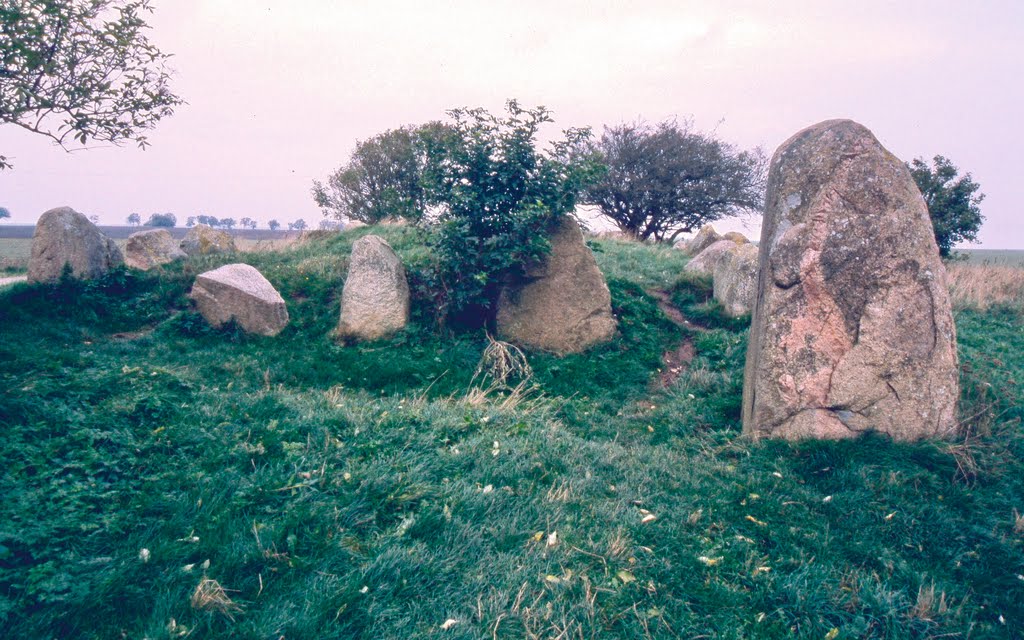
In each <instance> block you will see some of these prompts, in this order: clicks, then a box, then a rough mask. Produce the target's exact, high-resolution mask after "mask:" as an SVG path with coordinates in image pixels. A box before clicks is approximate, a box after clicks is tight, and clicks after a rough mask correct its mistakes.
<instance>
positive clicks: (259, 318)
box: [189, 263, 288, 336]
mask: <svg viewBox="0 0 1024 640" xmlns="http://www.w3.org/2000/svg"><path fill="white" fill-rule="evenodd" d="M189 297H190V298H192V300H193V301H195V303H196V308H198V310H199V313H200V314H201V315H202V316H203V318H204V319H206V321H207V322H209V323H210V325H211V326H214V327H221V326H223V325H224V324H225V323H227V322H229V321H230V320H234V321H235V322H237V323H238V325H239V326H240V327H242V329H243V330H244V331H245V332H247V333H255V334H258V335H262V336H276V335H277V334H278V333H280V332H281V330H282V329H284V328H285V326H286V325H287V324H288V309H287V307H286V306H285V302H284V299H283V298H282V297H281V294H280V293H278V292H277V289H275V288H274V286H273V285H272V284H270V282H268V281H267V279H266V278H264V277H263V274H262V273H260V272H259V271H258V270H257V269H256V268H255V267H252V266H250V265H247V264H241V263H238V264H226V265H224V266H223V267H219V268H217V269H214V270H213V271H207V272H205V273H201V274H199V275H198V276H197V277H196V282H195V284H194V285H192V292H191V293H190V294H189Z"/></svg>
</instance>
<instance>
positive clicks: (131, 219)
mask: <svg viewBox="0 0 1024 640" xmlns="http://www.w3.org/2000/svg"><path fill="white" fill-rule="evenodd" d="M128 224H130V225H132V226H134V227H137V226H139V225H140V224H142V216H140V215H139V214H137V213H130V214H128Z"/></svg>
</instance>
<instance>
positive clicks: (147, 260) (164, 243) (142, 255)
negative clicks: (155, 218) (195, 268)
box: [124, 229, 186, 271]
mask: <svg viewBox="0 0 1024 640" xmlns="http://www.w3.org/2000/svg"><path fill="white" fill-rule="evenodd" d="M185 257H186V254H185V252H184V251H182V250H181V247H179V246H178V243H177V242H175V240H174V238H173V237H172V236H171V232H170V231H168V230H167V229H148V230H146V231H139V232H136V233H133V234H132V235H130V236H128V244H127V245H126V246H125V249H124V262H125V264H126V265H128V266H129V267H132V268H133V269H141V270H143V271H146V270H148V269H152V268H153V267H156V266H159V265H162V264H167V263H169V262H174V261H175V260H181V259H183V258H185Z"/></svg>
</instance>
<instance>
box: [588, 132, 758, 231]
mask: <svg viewBox="0 0 1024 640" xmlns="http://www.w3.org/2000/svg"><path fill="white" fill-rule="evenodd" d="M595 149H596V151H598V152H599V153H600V154H601V156H602V158H603V161H604V164H605V165H606V167H607V171H606V172H605V173H604V175H603V176H602V177H601V179H600V180H598V181H597V182H596V183H594V184H593V185H592V186H591V187H590V188H589V189H587V191H586V195H585V202H586V203H587V204H591V205H596V206H597V207H598V208H599V209H600V211H601V213H602V214H603V215H604V216H606V217H607V218H608V219H610V220H611V221H612V222H614V223H615V224H616V226H618V228H619V229H620V230H621V231H623V232H624V233H627V234H629V235H631V236H633V237H635V238H637V239H639V240H647V239H648V238H654V239H655V240H669V241H671V240H674V239H675V238H676V236H678V235H679V234H681V233H685V232H688V231H692V230H693V229H696V228H698V227H700V226H701V225H703V224H705V223H708V222H712V221H714V220H718V219H719V218H723V217H725V216H728V215H733V214H735V213H739V212H742V211H745V210H758V209H760V208H761V205H762V203H763V199H764V187H765V165H766V162H765V157H764V154H763V153H761V151H760V150H759V149H755V150H754V151H740V150H738V149H737V148H736V147H734V146H732V145H730V144H727V143H725V142H722V141H721V140H718V139H717V138H716V137H715V136H714V135H712V134H708V133H701V132H697V131H693V130H692V129H691V127H690V125H689V124H688V123H683V124H680V123H678V122H676V121H674V120H668V121H665V122H661V123H658V124H655V125H651V124H648V123H646V122H642V121H641V122H637V123H631V124H622V125H619V126H616V127H605V130H604V133H603V134H602V136H601V139H600V140H599V141H597V143H596V145H595Z"/></svg>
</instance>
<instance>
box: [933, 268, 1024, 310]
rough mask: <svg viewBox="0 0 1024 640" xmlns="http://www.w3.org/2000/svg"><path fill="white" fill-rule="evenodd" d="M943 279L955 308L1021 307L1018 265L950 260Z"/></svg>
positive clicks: (1022, 281) (1023, 272)
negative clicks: (952, 261) (946, 283)
mask: <svg viewBox="0 0 1024 640" xmlns="http://www.w3.org/2000/svg"><path fill="white" fill-rule="evenodd" d="M946 278H947V281H948V283H949V292H950V295H951V296H952V300H953V304H954V306H956V307H958V308H970V309H980V310H984V309H988V308H989V307H992V306H994V305H1015V306H1018V307H1020V306H1024V269H1022V268H1020V267H1010V266H994V265H977V264H970V263H953V264H951V265H949V266H948V267H947V268H946Z"/></svg>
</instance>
